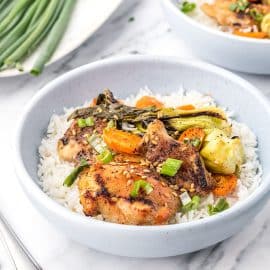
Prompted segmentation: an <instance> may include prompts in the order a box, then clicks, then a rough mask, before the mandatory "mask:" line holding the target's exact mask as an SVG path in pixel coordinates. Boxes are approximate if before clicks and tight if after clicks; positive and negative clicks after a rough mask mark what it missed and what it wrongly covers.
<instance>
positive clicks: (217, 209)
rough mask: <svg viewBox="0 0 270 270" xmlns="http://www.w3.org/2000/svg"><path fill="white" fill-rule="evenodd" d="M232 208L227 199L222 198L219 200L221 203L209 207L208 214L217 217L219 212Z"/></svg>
mask: <svg viewBox="0 0 270 270" xmlns="http://www.w3.org/2000/svg"><path fill="white" fill-rule="evenodd" d="M229 207H230V206H229V204H228V202H227V201H226V199H224V198H222V199H219V201H218V202H217V204H216V205H215V206H214V205H212V204H209V205H208V214H209V215H210V216H212V215H215V214H217V213H219V212H222V211H224V210H226V209H228V208H229Z"/></svg>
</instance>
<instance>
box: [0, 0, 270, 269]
mask: <svg viewBox="0 0 270 270" xmlns="http://www.w3.org/2000/svg"><path fill="white" fill-rule="evenodd" d="M130 17H134V18H135V20H134V21H133V22H128V19H129V18H130ZM137 53H140V54H159V55H171V56H177V57H185V58H189V59H194V58H195V56H194V55H192V52H191V51H190V50H189V49H188V48H186V47H185V46H184V44H183V43H182V42H181V39H180V38H179V37H178V36H176V34H175V33H174V32H172V31H171V30H170V27H169V25H168V24H167V22H166V21H165V20H164V18H163V16H162V12H161V10H160V6H159V4H158V1H157V0H125V1H124V3H123V4H122V5H121V7H120V8H119V9H118V10H117V11H116V12H115V13H114V14H113V16H112V17H111V18H110V19H109V20H108V21H107V22H106V23H105V24H104V25H103V26H102V27H101V28H100V29H99V30H98V31H97V32H96V34H95V35H94V36H93V37H92V38H90V39H89V40H88V41H87V42H86V43H85V44H84V45H83V46H82V47H81V48H79V49H77V50H76V51H74V52H73V53H71V54H70V55H68V56H67V57H65V58H64V59H63V60H61V61H59V62H57V63H56V64H54V65H52V66H50V67H49V68H47V69H46V71H45V72H44V74H43V75H42V76H41V77H39V78H33V77H31V76H28V75H27V76H21V77H17V78H6V79H0V122H1V132H0V149H1V152H2V153H1V155H0V164H1V178H0V208H1V211H3V212H4V214H5V216H6V218H7V219H8V220H9V222H10V223H11V224H12V226H13V227H14V229H15V230H16V232H17V233H18V235H19V236H20V237H21V238H22V240H23V241H24V243H25V244H26V246H27V247H28V248H29V250H31V252H32V253H33V255H34V256H35V257H36V259H37V260H38V261H39V262H40V264H41V265H42V266H43V268H44V269H50V270H51V269H52V270H54V269H55V270H56V269H57V270H61V269H65V270H68V269H82V270H84V269H97V270H101V269H104V270H105V269H111V270H113V269H117V270H121V269H123V270H124V269H131V270H132V269H134V270H135V269H141V270H144V269H155V270H159V269H169V270H176V269H178V270H179V269H189V270H193V269H194V270H195V269H200V270H205V269H207V270H208V269H209V270H210V269H217V270H223V269H226V270H227V269H234V270H249V269H257V270H260V269H269V268H270V256H269V252H270V227H269V225H270V215H269V214H270V210H269V209H268V207H269V206H270V204H269V203H268V205H266V207H265V208H264V209H263V210H262V211H261V213H260V214H259V215H258V216H257V217H256V219H255V220H254V221H251V222H250V224H247V226H246V227H245V228H243V230H242V232H240V233H239V234H238V235H236V236H234V237H232V238H230V239H229V240H227V241H224V242H223V243H220V244H218V245H216V246H214V247H211V248H208V249H205V250H202V251H199V252H195V253H192V254H187V255H183V256H177V257H172V258H163V259H134V258H123V257H117V256H112V255H107V254H103V253H100V252H96V251H94V250H90V249H88V248H86V247H84V246H81V245H79V244H77V243H74V242H72V241H70V240H69V239H68V238H67V237H66V236H65V235H63V234H62V233H61V232H59V231H56V230H55V228H54V227H53V226H52V225H51V224H50V223H49V222H48V221H47V220H46V219H45V218H43V217H42V216H40V214H39V213H38V212H37V211H36V210H35V209H34V207H33V206H32V205H31V204H30V202H29V201H28V200H27V198H26V197H25V196H24V194H23V192H22V190H21V189H20V187H19V186H18V183H17V180H16V177H15V175H14V171H13V165H12V156H11V155H10V153H11V150H10V149H11V138H12V134H13V131H14V127H15V124H16V120H17V118H18V116H19V115H20V112H21V111H22V109H23V106H24V105H25V103H26V102H27V101H28V100H29V99H30V98H31V97H32V96H33V95H34V94H35V93H36V92H37V91H38V89H39V88H40V87H42V86H43V85H44V84H46V83H47V82H48V81H50V80H52V79H53V78H55V77H57V76H59V75H60V74H62V73H65V72H66V71H68V70H70V69H72V68H75V67H77V66H80V65H83V64H85V63H88V62H91V61H94V60H97V59H103V58H107V57H111V56H115V55H119V54H122V55H123V54H137ZM251 64H252V63H251ZM240 75H241V76H242V77H244V78H245V79H247V80H249V81H250V82H252V83H253V84H255V85H256V86H257V87H258V88H260V89H261V90H262V91H263V92H264V94H265V95H266V96H267V97H268V98H270V88H269V85H270V76H254V75H246V74H245V75H244V74H240ZM254 110H256V108H254ZM258 117H259V116H258ZM179 241H181V239H179ZM9 268H10V269H12V268H11V267H10V265H9V263H8V260H7V257H6V256H5V253H4V251H3V250H2V248H1V247H0V269H4V270H6V269H9Z"/></svg>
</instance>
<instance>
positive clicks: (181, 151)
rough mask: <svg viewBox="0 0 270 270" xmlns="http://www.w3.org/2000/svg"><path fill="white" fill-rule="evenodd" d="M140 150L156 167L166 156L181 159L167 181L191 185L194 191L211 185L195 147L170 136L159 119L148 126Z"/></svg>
mask: <svg viewBox="0 0 270 270" xmlns="http://www.w3.org/2000/svg"><path fill="white" fill-rule="evenodd" d="M140 151H141V153H142V154H143V155H145V157H146V159H147V160H148V161H150V162H151V164H154V165H155V166H156V167H158V166H159V165H162V163H163V162H164V161H166V159H167V158H175V159H179V160H182V161H183V164H182V166H181V170H179V171H178V172H177V174H176V175H175V176H174V177H169V178H168V181H169V182H172V183H173V184H177V185H178V186H179V187H180V188H187V189H190V187H191V186H192V187H194V189H195V190H194V192H196V193H206V192H209V191H210V190H211V188H212V187H213V179H212V177H211V175H210V173H209V172H208V171H207V170H206V168H205V166H204V163H203V160H202V158H201V157H200V154H199V152H198V151H196V148H195V147H193V146H192V145H190V144H186V143H183V142H179V141H176V140H174V139H173V138H172V137H170V136H169V135H168V133H167V131H166V129H165V127H164V125H163V123H162V122H161V121H159V120H155V121H154V122H153V123H151V124H150V125H149V126H148V128H147V132H146V134H145V135H144V138H143V142H142V145H141V146H140Z"/></svg>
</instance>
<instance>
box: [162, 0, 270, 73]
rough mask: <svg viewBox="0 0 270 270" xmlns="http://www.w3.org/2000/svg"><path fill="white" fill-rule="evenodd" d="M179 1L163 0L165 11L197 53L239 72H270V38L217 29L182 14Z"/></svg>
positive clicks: (173, 24)
mask: <svg viewBox="0 0 270 270" xmlns="http://www.w3.org/2000/svg"><path fill="white" fill-rule="evenodd" d="M177 2H178V1H177V0H161V3H162V6H163V10H164V14H165V16H166V18H167V20H168V22H169V23H170V25H171V26H172V28H173V29H174V30H175V31H176V32H178V34H179V37H180V38H181V39H182V40H183V41H184V42H185V43H186V44H187V46H189V47H190V48H191V49H192V51H193V52H194V53H195V54H196V55H197V56H199V57H201V58H202V59H204V60H207V61H209V62H211V63H213V64H216V65H220V66H223V67H226V68H229V69H232V70H236V71H242V72H248V73H255V74H270V39H264V40H260V39H255V38H245V37H239V36H235V35H232V34H228V33H224V32H222V31H218V30H216V29H213V28H211V27H209V26H206V25H203V24H201V23H199V22H197V21H196V20H194V19H192V18H191V17H189V16H188V15H186V14H184V13H182V12H181V11H180V10H179V8H178V7H177V5H176V3H177Z"/></svg>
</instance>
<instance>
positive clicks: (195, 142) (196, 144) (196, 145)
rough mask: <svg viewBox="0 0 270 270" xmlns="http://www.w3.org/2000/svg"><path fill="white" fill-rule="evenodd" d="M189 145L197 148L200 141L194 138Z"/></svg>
mask: <svg viewBox="0 0 270 270" xmlns="http://www.w3.org/2000/svg"><path fill="white" fill-rule="evenodd" d="M191 144H192V145H193V146H194V147H196V148H197V147H199V146H200V144H201V140H200V139H199V138H194V139H192V140H191Z"/></svg>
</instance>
